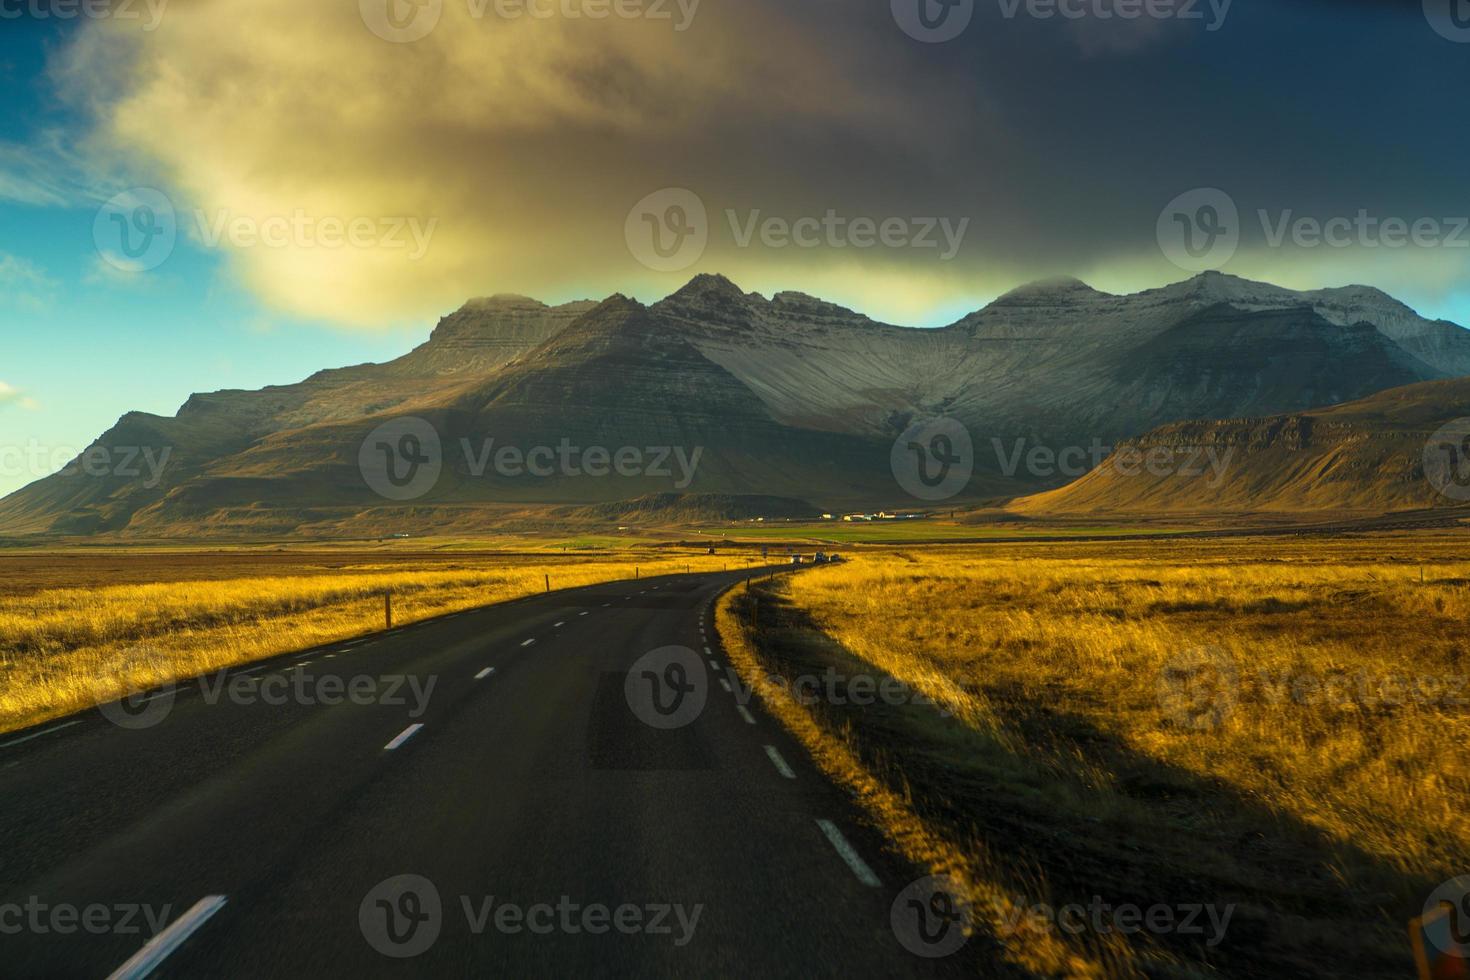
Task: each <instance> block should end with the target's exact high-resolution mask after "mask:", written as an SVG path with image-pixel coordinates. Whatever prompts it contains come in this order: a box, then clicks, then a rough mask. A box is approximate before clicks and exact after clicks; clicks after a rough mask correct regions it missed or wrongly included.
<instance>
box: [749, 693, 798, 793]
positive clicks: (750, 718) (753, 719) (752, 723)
mask: <svg viewBox="0 0 1470 980" xmlns="http://www.w3.org/2000/svg"><path fill="white" fill-rule="evenodd" d="M735 710H736V711H738V712H740V717H742V718H744V719H745V723H746V724H747V725H754V724H755V716H754V715H752V714H751V713H750V711H749V709H747V708H746V707H745V705H743V704H737V705H736V706H735ZM791 778H793V779H795V778H796V777H795V776H792V777H791Z"/></svg>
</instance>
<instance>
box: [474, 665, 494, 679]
mask: <svg viewBox="0 0 1470 980" xmlns="http://www.w3.org/2000/svg"><path fill="white" fill-rule="evenodd" d="M493 673H495V668H494V667H486V668H485V669H484V670H482V671H480V672H479V673H478V674H476V675H475V680H477V681H483V680H484V679H485V678H487V677H489V676H490V675H491V674H493Z"/></svg>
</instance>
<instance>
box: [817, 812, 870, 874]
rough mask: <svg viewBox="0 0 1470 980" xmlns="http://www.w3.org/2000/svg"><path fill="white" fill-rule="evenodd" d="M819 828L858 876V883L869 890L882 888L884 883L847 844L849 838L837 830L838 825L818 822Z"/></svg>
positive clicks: (824, 821)
mask: <svg viewBox="0 0 1470 980" xmlns="http://www.w3.org/2000/svg"><path fill="white" fill-rule="evenodd" d="M817 826H818V827H820V828H822V833H824V834H826V835H827V840H829V841H831V842H832V846H833V848H835V849H836V851H837V854H838V856H839V857H841V858H842V860H844V861H846V862H847V866H848V867H849V868H851V869H852V873H853V874H855V875H857V880H858V881H861V882H862V883H863V884H865V885H867V886H868V887H869V888H880V887H882V885H883V882H881V881H879V880H878V876H877V875H876V874H874V873H873V869H872V868H870V867H868V862H866V861H864V860H863V859H862V857H861V856H860V855H859V854H858V852H857V851H855V850H854V849H853V846H852V845H851V844H849V843H848V842H847V838H846V837H843V836H842V831H840V830H838V829H837V825H836V824H834V823H833V822H832V821H830V820H818V821H817Z"/></svg>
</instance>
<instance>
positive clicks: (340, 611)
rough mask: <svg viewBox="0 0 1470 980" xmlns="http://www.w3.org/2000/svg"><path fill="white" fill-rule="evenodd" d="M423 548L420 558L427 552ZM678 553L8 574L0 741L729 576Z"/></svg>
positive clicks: (330, 560) (0, 630)
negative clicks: (194, 685)
mask: <svg viewBox="0 0 1470 980" xmlns="http://www.w3.org/2000/svg"><path fill="white" fill-rule="evenodd" d="M420 546H422V545H420ZM727 561H730V559H727V558H722V557H717V556H708V555H705V554H704V553H703V552H699V553H694V552H688V551H686V552H682V553H681V552H678V551H674V550H672V549H666V548H660V549H656V550H636V549H629V550H622V551H617V552H602V553H587V552H568V553H566V554H562V553H560V550H559V549H556V550H548V551H546V552H545V553H538V552H534V551H518V552H511V553H463V552H456V551H449V550H446V551H437V550H436V551H429V552H421V551H409V550H406V549H403V548H399V549H393V548H384V549H380V550H373V551H361V550H359V551H351V550H345V549H343V550H335V549H334V550H327V551H307V550H297V551H280V550H274V549H264V548H247V549H232V550H225V551H212V552H198V551H186V550H178V549H169V550H149V549H136V548H135V549H125V550H123V549H119V550H105V549H88V550H85V551H77V550H73V551H66V552H36V553H29V554H10V555H7V556H6V557H5V560H4V562H0V731H10V730H14V729H17V728H22V727H26V726H28V725H33V724H36V723H38V722H42V721H46V720H48V719H50V718H55V717H58V716H61V715H65V714H69V713H71V712H74V711H78V710H81V709H84V708H88V707H92V706H94V705H96V704H98V703H105V702H107V701H111V700H113V699H115V698H117V697H119V696H121V695H123V694H126V693H128V692H129V691H134V690H144V689H147V688H150V687H153V686H156V685H159V684H163V683H166V682H168V681H171V680H177V679H181V678H188V677H194V676H196V675H199V674H203V673H206V672H209V671H212V670H216V669H219V668H221V667H225V666H229V665H232V664H238V663H246V662H249V661H253V660H258V659H261V658H264V657H270V656H275V655H277V654H280V653H288V652H290V651H293V650H300V649H305V648H307V647H312V646H316V645H318V644H323V643H330V642H334V641H337V640H342V639H347V638H349V637H353V636H358V635H361V634H364V633H368V632H372V631H374V630H380V629H382V628H383V625H384V611H383V604H384V603H383V595H384V593H385V592H391V593H392V595H393V607H394V622H395V624H403V623H410V622H415V621H417V620H422V619H426V618H430V617H433V616H438V615H443V614H445V613H450V612H455V611H457V610H461V609H468V608H473V607H476V606H482V605H487V604H490V603H493V602H503V601H506V600H509V599H515V598H519V597H521V596H525V595H529V594H532V593H535V592H540V591H544V590H545V588H546V582H547V577H548V576H549V577H550V582H551V587H552V588H554V589H564V588H574V587H576V586H581V585H589V584H592V583H595V582H604V581H613V580H617V579H625V578H632V577H633V576H634V574H635V569H637V570H638V573H639V574H642V575H644V576H649V575H660V574H669V573H673V572H683V571H684V570H685V569H686V568H692V569H693V570H695V571H699V570H711V569H721V568H723V567H724V566H725V564H726V562H727Z"/></svg>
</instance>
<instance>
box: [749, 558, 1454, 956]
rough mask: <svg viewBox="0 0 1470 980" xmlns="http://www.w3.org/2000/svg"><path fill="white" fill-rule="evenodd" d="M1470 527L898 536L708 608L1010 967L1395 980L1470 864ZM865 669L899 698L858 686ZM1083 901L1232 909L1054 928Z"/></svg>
mask: <svg viewBox="0 0 1470 980" xmlns="http://www.w3.org/2000/svg"><path fill="white" fill-rule="evenodd" d="M1467 544H1470V542H1467V541H1466V539H1465V538H1464V537H1463V536H1455V537H1448V536H1440V537H1433V536H1385V537H1377V538H1369V537H1364V538H1359V539H1347V540H1320V539H1316V540H1314V539H1270V540H1266V539H1259V540H1254V541H1251V540H1230V541H1192V542H1177V541H1159V542H1130V543H1114V544H1100V543H1099V544H1091V545H1089V544H1081V543H1079V544H1066V545H1043V544H1035V545H1016V546H992V547H965V548H936V549H923V548H911V549H906V550H900V551H893V552H890V553H885V554H881V555H879V554H872V555H866V556H863V557H860V558H858V559H857V560H855V561H853V562H850V563H849V564H846V565H843V566H836V567H825V568H817V569H813V570H811V571H808V572H805V573H802V574H800V575H798V576H795V577H793V578H790V579H787V580H784V581H780V582H779V584H773V585H772V586H771V590H772V591H770V592H768V593H767V594H765V595H764V596H762V595H761V593H760V592H759V591H757V593H756V594H754V595H752V596H746V595H744V594H734V595H732V596H730V597H727V600H726V602H725V603H724V604H723V606H722V610H721V616H720V625H721V633H722V637H723V638H724V639H725V640H726V643H727V647H729V648H731V656H732V660H733V661H734V662H735V663H737V665H740V666H742V667H743V671H742V672H743V673H744V674H745V675H746V677H747V680H748V681H750V682H752V683H754V684H757V685H760V684H764V686H765V694H766V695H767V700H772V699H775V700H776V701H778V702H782V703H784V707H780V708H778V714H781V715H782V717H783V718H784V720H785V721H786V722H787V724H788V726H789V727H792V728H793V731H796V732H797V733H798V735H799V736H800V737H802V738H803V740H804V741H805V742H806V743H807V744H808V746H809V748H811V749H812V751H813V754H814V756H815V757H816V758H817V759H818V760H819V762H822V763H823V764H824V765H825V766H826V767H827V768H828V771H829V772H832V773H833V775H835V776H837V777H838V778H839V779H841V780H843V781H844V782H846V783H847V784H848V785H849V786H850V787H851V788H853V789H854V790H855V791H857V792H859V794H860V795H861V796H864V797H865V798H866V799H868V800H869V801H870V804H871V805H870V810H872V811H873V813H874V817H875V820H877V821H878V822H879V823H880V824H882V825H884V826H885V828H886V829H887V830H888V831H889V833H890V836H891V837H892V838H893V839H894V840H895V842H896V846H898V847H900V848H901V849H903V850H905V851H906V852H907V853H909V855H910V856H911V857H915V858H916V859H920V860H922V861H924V862H926V863H928V864H929V865H931V866H932V867H934V868H935V869H937V870H942V871H945V872H946V873H949V874H952V875H954V876H955V880H957V881H960V882H962V883H963V887H964V888H965V889H966V890H967V891H968V892H969V895H970V899H971V902H972V909H973V916H974V921H975V923H976V926H977V935H980V936H981V937H982V940H977V943H978V942H981V941H988V942H990V943H993V944H994V949H996V950H999V951H1000V953H1001V954H1002V955H1003V956H1004V958H1006V959H1008V960H1009V961H1011V962H1012V963H1013V964H1015V965H1017V966H1020V967H1023V968H1024V969H1025V970H1027V971H1030V972H1034V973H1037V974H1040V975H1075V976H1097V975H1105V976H1280V977H1342V976H1355V977H1358V976H1361V977H1405V976H1411V975H1412V974H1413V962H1412V959H1411V956H1410V953H1409V947H1408V943H1407V939H1406V933H1405V924H1406V923H1407V921H1408V919H1409V918H1411V917H1412V916H1414V915H1417V914H1418V913H1419V912H1420V911H1421V910H1422V907H1423V903H1424V901H1425V898H1426V897H1427V896H1428V894H1429V892H1430V891H1431V890H1432V889H1433V888H1434V887H1435V886H1437V885H1438V884H1440V883H1441V882H1443V881H1445V880H1446V879H1448V878H1450V877H1453V876H1454V875H1457V874H1460V873H1463V872H1464V871H1465V869H1466V866H1467V864H1470V756H1467V753H1466V751H1465V746H1466V744H1467V738H1470V685H1467V683H1466V681H1467V678H1470V657H1467V653H1466V645H1465V624H1466V623H1467V622H1470V561H1467V560H1465V558H1464V556H1465V555H1466V553H1467V548H1466V545H1467ZM1421 576H1422V577H1423V581H1421ZM828 671H830V672H832V675H831V676H835V677H836V678H837V680H836V681H835V682H828V683H825V684H823V685H812V686H809V687H808V688H805V689H803V688H802V687H801V685H800V684H799V683H798V681H799V680H800V679H802V678H808V679H809V678H811V677H815V676H821V675H823V674H824V673H825V672H828ZM770 675H775V676H776V677H777V678H778V679H779V680H780V683H779V684H777V685H776V686H774V687H772V685H771V678H770ZM862 677H869V678H877V679H881V680H890V679H891V680H893V681H895V682H897V683H901V684H902V685H903V687H902V690H904V691H908V692H912V696H908V695H906V696H905V697H903V698H902V699H897V700H896V699H894V698H887V699H882V698H879V699H873V698H871V697H869V698H868V699H867V703H855V702H858V701H861V700H862V699H860V698H856V697H854V696H853V686H852V685H853V681H854V679H856V678H862ZM793 691H804V692H805V696H803V697H800V698H798V697H795V696H794V695H793V694H792V692H793ZM1094 897H1101V898H1102V899H1103V900H1104V901H1105V902H1107V903H1108V904H1110V905H1113V906H1116V907H1122V906H1125V905H1126V906H1132V907H1136V908H1140V909H1145V910H1146V909H1150V908H1153V907H1156V906H1166V907H1168V908H1171V909H1176V910H1177V909H1183V908H1184V907H1186V906H1200V907H1203V908H1206V909H1210V910H1214V912H1213V914H1215V915H1216V916H1217V918H1224V917H1225V916H1226V915H1228V916H1229V918H1228V923H1227V925H1226V927H1225V928H1223V929H1221V930H1216V931H1215V932H1211V931H1208V930H1207V931H1206V932H1205V933H1203V934H1195V933H1189V932H1186V931H1185V930H1184V929H1182V928H1181V927H1179V926H1178V923H1179V922H1180V918H1179V917H1177V916H1176V918H1175V919H1174V922H1175V925H1174V926H1168V925H1163V924H1162V923H1164V918H1163V917H1162V916H1161V918H1160V919H1159V922H1158V923H1156V925H1157V927H1156V928H1155V927H1150V928H1146V929H1141V930H1139V931H1136V932H1134V933H1132V934H1129V935H1124V934H1123V933H1122V932H1121V931H1120V930H1119V929H1117V928H1109V927H1108V921H1109V920H1107V919H1106V918H1104V919H1103V920H1102V925H1101V926H1099V923H1098V921H1097V920H1093V921H1091V922H1090V924H1089V925H1088V926H1087V927H1085V928H1082V929H1080V930H1074V929H1071V928H1062V926H1061V923H1060V920H1058V919H1055V918H1049V916H1052V915H1054V914H1055V911H1056V910H1057V909H1060V908H1063V907H1065V906H1067V905H1085V904H1087V903H1088V902H1090V901H1091V900H1092V899H1093V898H1094ZM1067 921H1068V925H1069V926H1070V925H1075V924H1076V922H1075V919H1068V920H1067ZM1201 921H1204V920H1203V919H1202V920H1201ZM1211 940H1214V941H1211Z"/></svg>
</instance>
